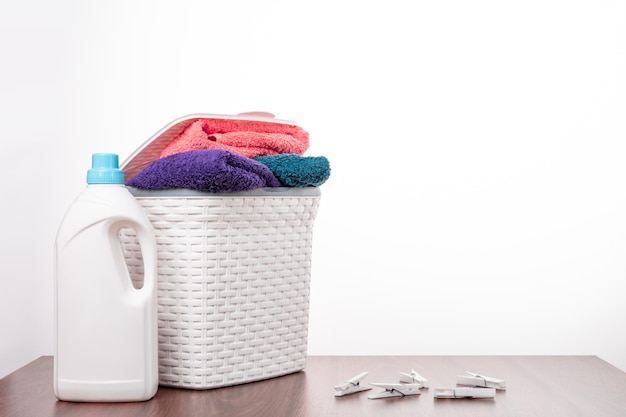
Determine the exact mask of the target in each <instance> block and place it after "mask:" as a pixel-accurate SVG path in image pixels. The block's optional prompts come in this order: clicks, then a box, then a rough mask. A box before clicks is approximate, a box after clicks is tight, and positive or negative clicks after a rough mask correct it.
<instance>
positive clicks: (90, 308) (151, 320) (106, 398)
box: [54, 154, 158, 402]
mask: <svg viewBox="0 0 626 417" xmlns="http://www.w3.org/2000/svg"><path fill="white" fill-rule="evenodd" d="M118 166H119V165H118V156H117V155H115V154H94V155H93V156H92V168H91V169H90V170H89V171H88V173H87V184H88V185H87V187H86V188H85V190H84V191H83V192H82V193H81V194H80V195H79V196H78V198H77V199H76V200H75V201H74V203H73V204H72V206H71V207H70V208H69V210H68V211H67V213H66V214H65V217H64V218H63V220H62V222H61V225H60V227H59V231H58V234H57V238H56V242H55V347H54V348H55V349H54V393H55V395H56V396H57V398H58V399H60V400H65V401H85V402H120V401H145V400H149V399H150V398H152V397H153V396H154V395H155V394H156V391H157V388H158V347H157V311H156V308H157V305H156V257H157V255H156V240H155V236H154V230H153V229H152V225H151V224H150V221H149V220H148V217H147V215H146V213H145V211H144V209H143V208H142V207H141V206H140V205H139V203H138V202H137V201H136V200H135V198H134V197H133V196H132V195H131V194H130V192H129V191H128V190H127V189H126V187H125V185H124V174H123V172H122V171H121V170H120V169H119V168H118ZM121 229H132V230H133V231H134V233H135V234H136V236H137V240H138V242H139V245H140V247H141V257H142V258H143V263H144V265H143V270H144V274H143V286H141V288H138V287H139V285H134V284H133V281H132V280H131V277H130V273H129V271H128V267H127V266H126V260H125V258H124V255H123V251H122V245H121V242H120V237H119V233H120V230H121Z"/></svg>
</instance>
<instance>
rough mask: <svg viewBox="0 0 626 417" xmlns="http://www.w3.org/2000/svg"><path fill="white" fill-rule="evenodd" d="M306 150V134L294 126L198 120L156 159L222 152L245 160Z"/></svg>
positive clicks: (307, 141)
mask: <svg viewBox="0 0 626 417" xmlns="http://www.w3.org/2000/svg"><path fill="white" fill-rule="evenodd" d="M308 147H309V134H308V132H306V131H304V130H303V129H301V128H300V127H298V126H295V125H290V124H283V123H266V122H257V121H252V120H230V119H199V120H196V121H195V122H193V123H191V124H190V125H189V126H187V127H186V128H185V130H183V131H182V133H181V134H180V135H178V137H176V139H174V140H173V141H172V142H170V143H169V144H168V145H167V146H166V147H165V148H163V150H162V151H161V155H160V156H159V158H163V157H165V156H168V155H173V154H176V153H180V152H187V151H191V150H199V149H225V150H227V151H230V152H232V153H235V154H238V155H243V156H246V157H248V158H255V157H257V156H270V155H278V154H283V153H291V154H297V155H302V154H304V152H305V151H306V150H307V149H308Z"/></svg>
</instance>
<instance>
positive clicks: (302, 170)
mask: <svg viewBox="0 0 626 417" xmlns="http://www.w3.org/2000/svg"><path fill="white" fill-rule="evenodd" d="M254 160H255V161H259V162H260V163H262V164H263V165H266V166H267V167H268V168H269V169H270V170H271V171H272V173H273V174H274V175H275V176H276V178H278V180H279V181H280V183H281V184H282V185H284V186H285V187H310V186H313V187H318V186H320V185H322V184H323V183H324V182H326V180H327V179H328V178H329V177H330V163H329V162H328V159H326V158H325V157H323V156H300V155H294V154H282V155H274V156H259V157H256V158H254Z"/></svg>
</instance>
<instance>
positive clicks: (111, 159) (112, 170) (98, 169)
mask: <svg viewBox="0 0 626 417" xmlns="http://www.w3.org/2000/svg"><path fill="white" fill-rule="evenodd" d="M87 184H124V172H123V171H122V170H121V169H119V158H118V156H117V154H114V153H94V154H93V155H91V169H90V170H88V171H87Z"/></svg>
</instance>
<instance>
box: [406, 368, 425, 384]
mask: <svg viewBox="0 0 626 417" xmlns="http://www.w3.org/2000/svg"><path fill="white" fill-rule="evenodd" d="M400 382H403V383H405V384H419V385H420V388H428V380H427V379H426V378H424V377H423V376H421V375H420V374H418V373H417V372H415V371H414V370H413V369H411V373H408V374H405V373H403V372H400Z"/></svg>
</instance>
